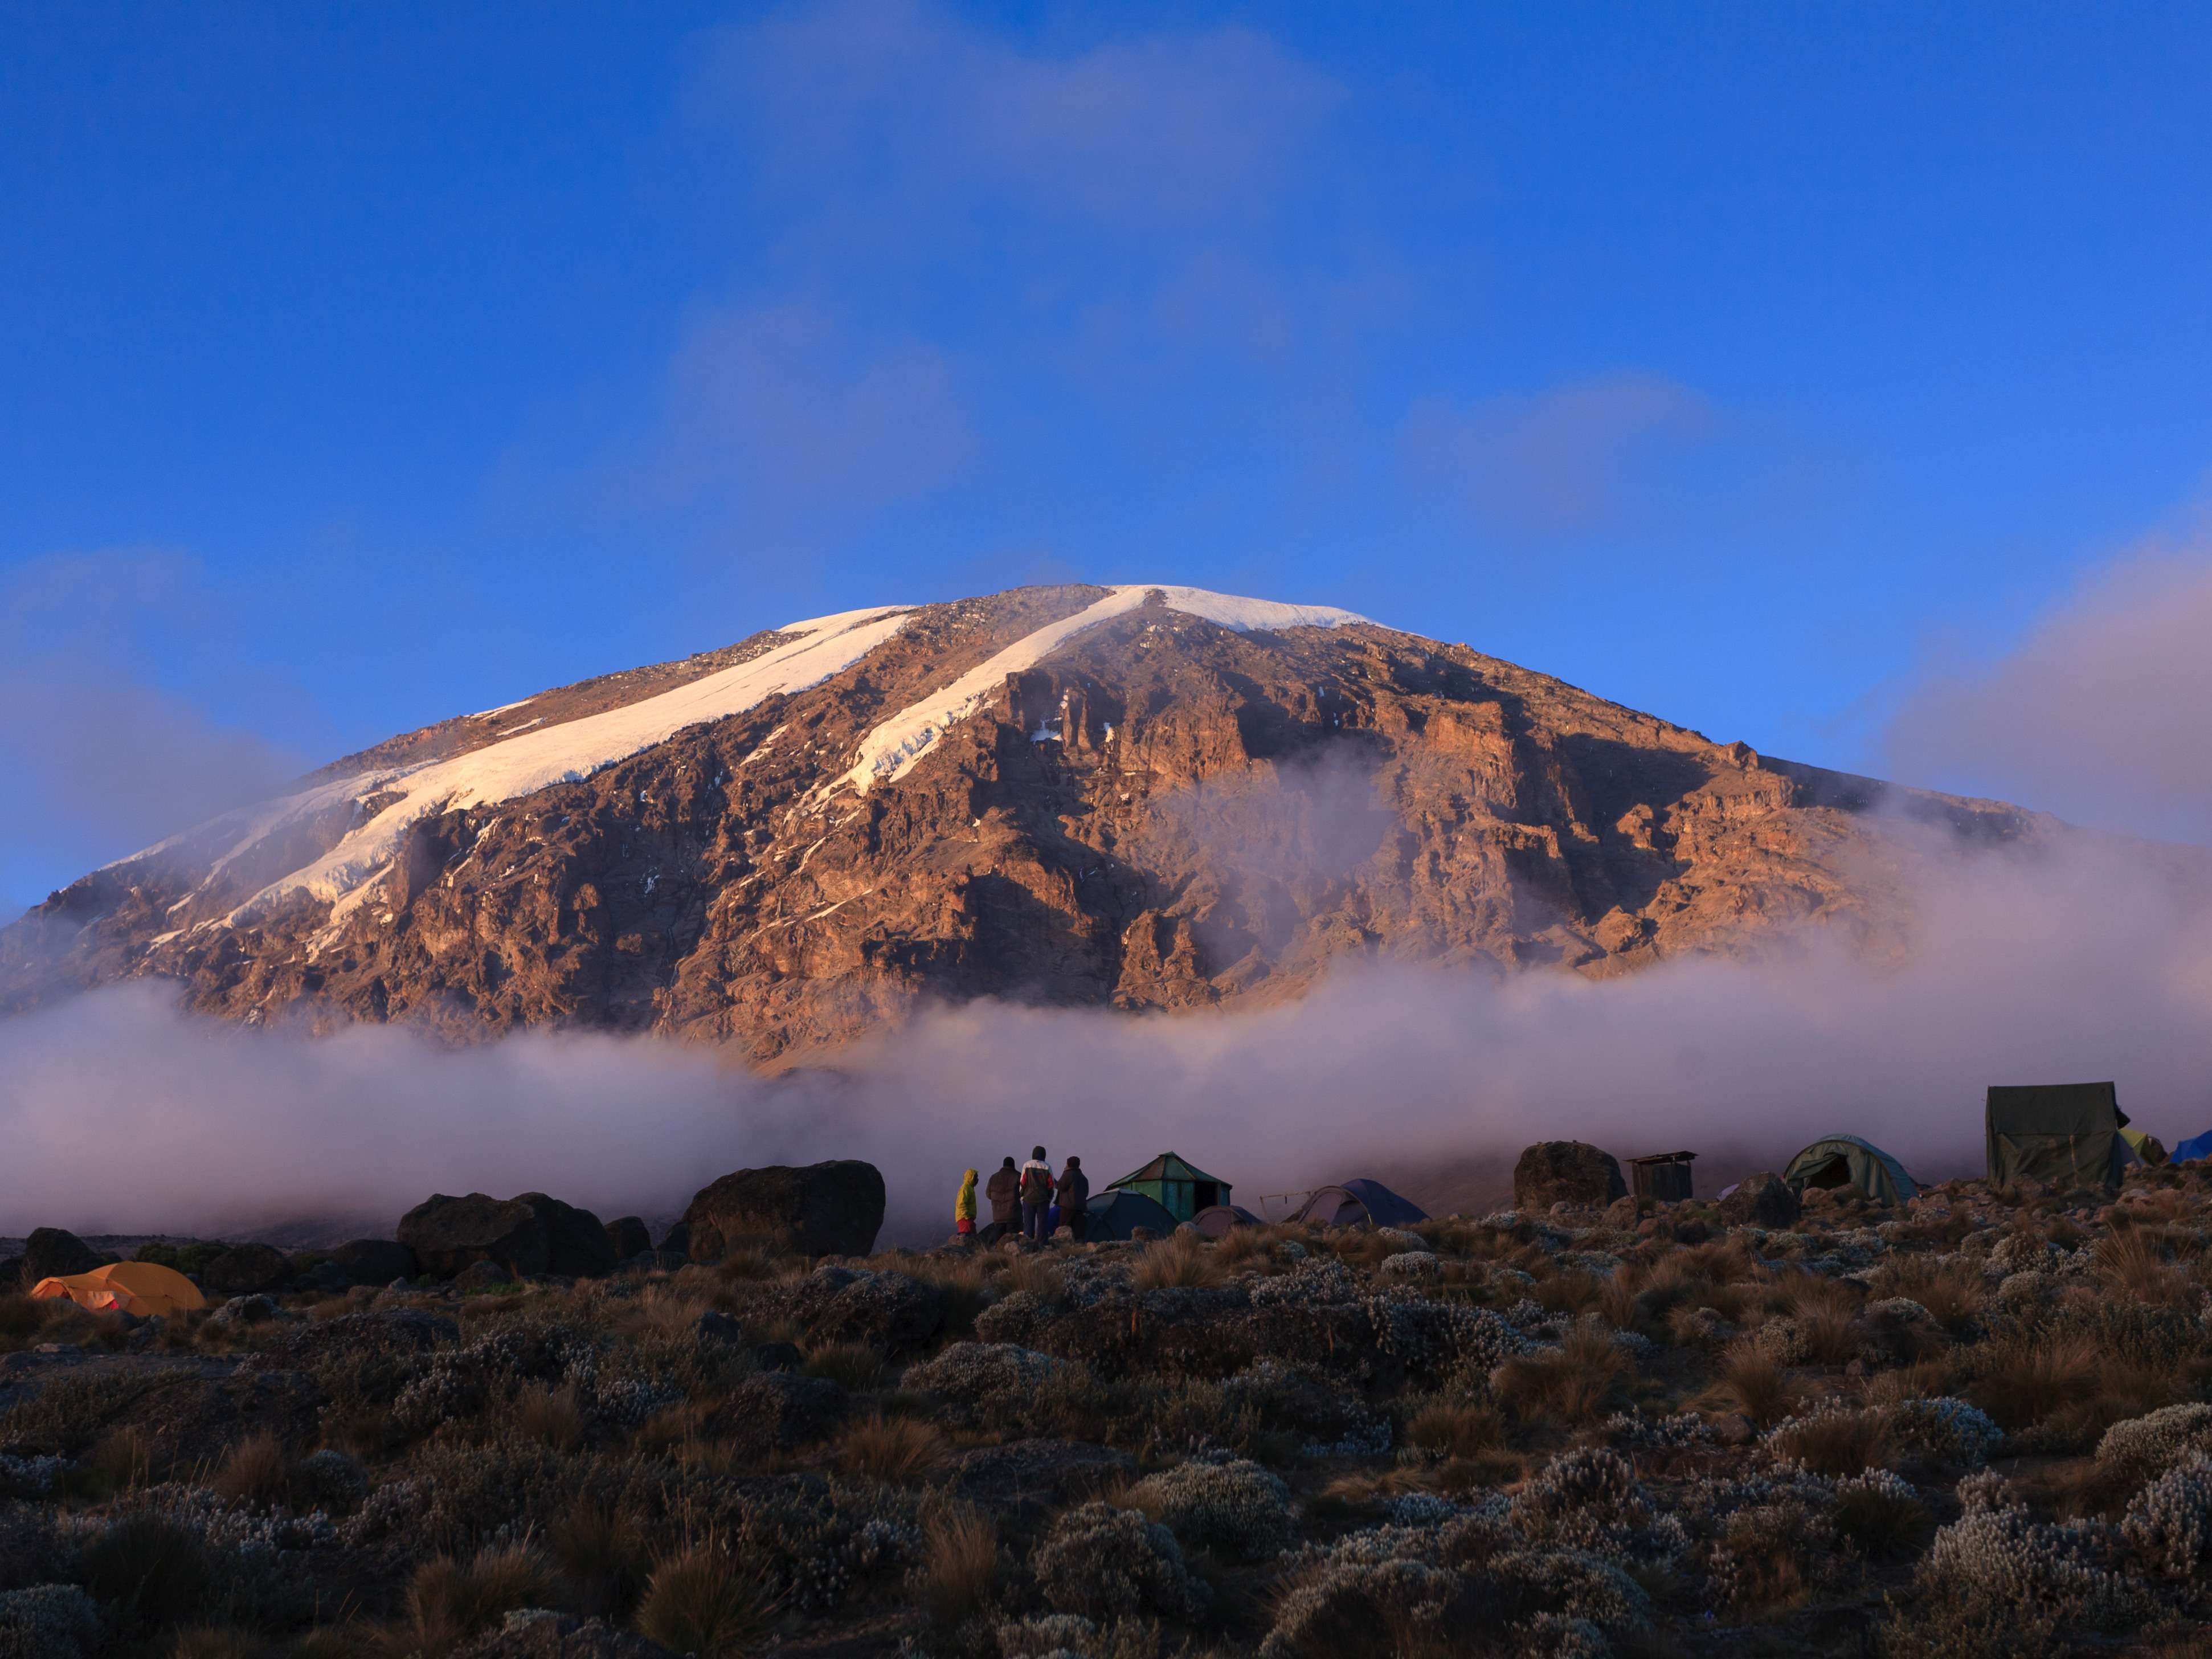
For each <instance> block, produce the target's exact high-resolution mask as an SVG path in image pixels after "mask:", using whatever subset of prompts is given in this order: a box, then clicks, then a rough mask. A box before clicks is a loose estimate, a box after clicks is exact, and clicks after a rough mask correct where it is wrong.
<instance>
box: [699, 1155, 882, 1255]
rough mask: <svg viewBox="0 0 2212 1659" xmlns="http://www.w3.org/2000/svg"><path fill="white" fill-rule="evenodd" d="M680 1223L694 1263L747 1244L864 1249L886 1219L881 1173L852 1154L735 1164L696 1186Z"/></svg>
mask: <svg viewBox="0 0 2212 1659" xmlns="http://www.w3.org/2000/svg"><path fill="white" fill-rule="evenodd" d="M681 1225H683V1227H684V1230H685V1234H686V1237H688V1238H689V1240H690V1257H691V1260H692V1261H720V1260H721V1258H722V1257H723V1256H725V1255H727V1254H728V1253H729V1252H730V1251H732V1250H733V1249H739V1248H741V1247H743V1246H747V1245H752V1246H758V1247H761V1248H763V1249H771V1250H797V1251H799V1252H800V1253H802V1254H803V1255H868V1254H869V1253H871V1252H872V1250H874V1249H875V1248H876V1234H877V1232H878V1231H880V1230H881V1228H882V1226H883V1225H884V1177H883V1174H882V1172H881V1171H880V1170H878V1169H877V1168H876V1166H875V1165H874V1164H865V1163H862V1162H861V1161H860V1160H859V1159H857V1158H836V1159H832V1160H831V1161H829V1162H828V1163H824V1164H805V1165H791V1164H770V1165H769V1166H767V1167H765V1168H763V1169H758V1170H736V1171H734V1172H732V1174H729V1175H726V1176H722V1177H721V1178H720V1180H718V1181H716V1182H713V1183H711V1184H710V1185H708V1186H706V1187H702V1188H700V1190H699V1191H698V1193H697V1194H696V1195H695V1196H694V1197H693V1198H692V1200H691V1203H690V1207H688V1208H687V1209H686V1210H685V1211H684V1219H683V1222H682V1224H681Z"/></svg>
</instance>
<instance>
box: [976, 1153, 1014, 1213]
mask: <svg viewBox="0 0 2212 1659" xmlns="http://www.w3.org/2000/svg"><path fill="white" fill-rule="evenodd" d="M1021 1195H1022V1177H1021V1172H1020V1171H1019V1170H1016V1169H1015V1168H1014V1160H1013V1159H1012V1158H1008V1159H1007V1160H1006V1162H1005V1163H1004V1164H1000V1166H999V1167H998V1168H997V1169H995V1170H992V1171H991V1180H990V1183H989V1184H988V1185H987V1186H986V1187H985V1188H983V1196H984V1197H986V1198H987V1199H989V1200H991V1219H992V1221H993V1222H994V1223H995V1224H996V1225H999V1226H1002V1227H1011V1226H1012V1225H1014V1206H1015V1204H1016V1203H1018V1201H1019V1200H1020V1199H1021Z"/></svg>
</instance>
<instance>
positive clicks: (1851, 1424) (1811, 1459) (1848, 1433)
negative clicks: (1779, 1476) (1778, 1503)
mask: <svg viewBox="0 0 2212 1659" xmlns="http://www.w3.org/2000/svg"><path fill="white" fill-rule="evenodd" d="M1773 1447H1774V1450H1775V1452H1776V1454H1777V1455H1779V1456H1783V1457H1788V1458H1792V1459H1795V1460H1796V1462H1800V1463H1802V1464H1803V1465H1804V1466H1805V1467H1806V1468H1808V1469H1810V1470H1811V1471H1812V1472H1813V1473H1814V1474H1826V1475H1835V1476H1838V1477H1840V1476H1844V1475H1852V1474H1863V1472H1865V1471H1866V1470H1868V1469H1874V1468H1882V1467H1883V1466H1884V1465H1886V1464H1887V1462H1888V1461H1889V1455H1890V1437H1889V1430H1888V1428H1887V1425H1886V1424H1885V1423H1884V1422H1883V1419H1882V1417H1881V1413H1879V1412H1871V1411H1830V1412H1820V1413H1816V1414H1814V1416H1811V1417H1804V1418H1800V1419H1796V1421H1794V1422H1789V1423H1784V1424H1783V1425H1781V1427H1779V1428H1778V1429H1777V1430H1776V1431H1775V1434H1774V1439H1773Z"/></svg>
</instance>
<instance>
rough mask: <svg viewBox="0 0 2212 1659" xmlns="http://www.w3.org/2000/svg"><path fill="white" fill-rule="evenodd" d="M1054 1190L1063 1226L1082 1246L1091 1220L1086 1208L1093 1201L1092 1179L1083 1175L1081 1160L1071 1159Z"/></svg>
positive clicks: (1062, 1171) (1061, 1172)
mask: <svg viewBox="0 0 2212 1659" xmlns="http://www.w3.org/2000/svg"><path fill="white" fill-rule="evenodd" d="M1053 1190H1054V1193H1055V1194H1056V1195H1057V1196H1058V1197H1059V1199H1060V1223H1061V1225H1063V1226H1065V1227H1066V1229H1067V1230H1068V1231H1069V1232H1071V1233H1073V1235H1074V1236H1075V1242H1076V1243H1079V1244H1080V1243H1082V1242H1083V1233H1084V1227H1085V1223H1087V1222H1088V1221H1089V1220H1090V1219H1091V1217H1090V1214H1089V1212H1087V1211H1086V1210H1085V1208H1084V1206H1085V1205H1086V1204H1088V1203H1089V1202H1090V1201H1091V1177H1090V1176H1087V1175H1085V1174H1084V1173H1083V1160H1082V1159H1081V1158H1069V1159H1068V1160H1067V1167H1066V1169H1064V1170H1061V1171H1060V1180H1059V1182H1057V1183H1056V1184H1055V1186H1054V1189H1053Z"/></svg>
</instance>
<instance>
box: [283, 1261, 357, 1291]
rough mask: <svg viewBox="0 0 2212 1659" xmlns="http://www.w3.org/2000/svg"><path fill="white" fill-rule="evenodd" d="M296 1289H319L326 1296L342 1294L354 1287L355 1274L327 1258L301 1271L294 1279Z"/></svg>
mask: <svg viewBox="0 0 2212 1659" xmlns="http://www.w3.org/2000/svg"><path fill="white" fill-rule="evenodd" d="M293 1285H294V1288H295V1289H297V1290H304V1291H320V1292H321V1293H322V1294H324V1295H325V1296H342V1295H343V1294H344V1293H345V1292H346V1291H349V1290H351V1289H353V1287H354V1285H353V1275H352V1274H351V1273H348V1272H347V1271H346V1270H345V1269H344V1268H343V1267H339V1266H338V1264H337V1262H335V1261H330V1260H328V1259H327V1258H326V1259H325V1260H323V1261H318V1262H317V1263H315V1265H314V1266H313V1267H310V1268H308V1269H307V1272H305V1273H301V1275H300V1276H299V1278H298V1279H295V1280H294V1281H293Z"/></svg>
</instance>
